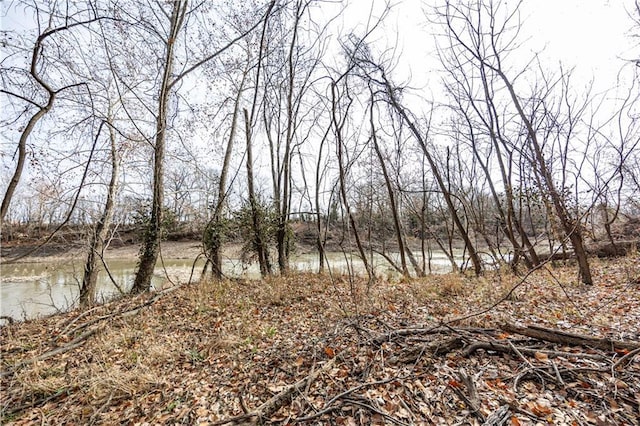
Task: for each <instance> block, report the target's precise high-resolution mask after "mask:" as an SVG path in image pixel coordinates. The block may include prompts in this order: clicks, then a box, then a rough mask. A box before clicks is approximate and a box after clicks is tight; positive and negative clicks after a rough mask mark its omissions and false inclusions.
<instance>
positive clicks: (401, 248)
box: [369, 99, 415, 278]
mask: <svg viewBox="0 0 640 426" xmlns="http://www.w3.org/2000/svg"><path fill="white" fill-rule="evenodd" d="M373 106H374V104H373V99H371V105H370V107H369V123H370V124H371V138H372V140H373V148H374V150H375V152H376V155H377V157H378V161H379V162H380V168H381V169H382V175H383V177H384V183H385V186H386V188H387V194H388V195H389V203H390V204H391V215H392V217H393V228H394V230H395V233H396V242H397V243H398V252H399V253H400V266H401V267H402V275H403V276H405V277H407V278H409V277H410V276H411V274H410V273H409V268H407V259H406V256H405V254H406V253H405V252H406V251H407V250H406V249H405V244H404V239H403V236H402V226H401V224H400V214H399V213H398V205H397V203H396V196H395V192H394V190H393V186H392V185H391V178H390V177H389V172H388V171H387V166H386V165H385V161H384V157H383V156H382V152H381V151H380V146H379V145H378V137H377V135H376V129H375V126H374V122H373ZM414 265H415V264H414Z"/></svg>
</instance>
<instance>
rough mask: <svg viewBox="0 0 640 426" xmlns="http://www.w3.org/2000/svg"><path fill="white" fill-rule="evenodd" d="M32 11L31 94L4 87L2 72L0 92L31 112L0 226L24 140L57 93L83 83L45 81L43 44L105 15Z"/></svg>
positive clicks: (20, 164)
mask: <svg viewBox="0 0 640 426" xmlns="http://www.w3.org/2000/svg"><path fill="white" fill-rule="evenodd" d="M34 13H35V14H36V21H37V24H38V30H37V37H36V39H35V41H34V43H33V47H32V48H31V52H30V57H31V60H30V64H29V69H28V74H27V76H28V78H29V80H30V81H29V83H31V84H34V85H35V90H34V92H35V93H34V96H33V97H28V95H25V94H24V93H25V91H23V90H20V91H13V89H12V88H10V87H7V85H8V84H7V83H9V77H8V76H7V75H6V73H8V70H6V69H3V74H5V75H4V76H3V78H2V81H3V86H4V87H3V88H1V89H0V93H3V94H5V95H7V96H8V97H9V98H10V99H11V101H14V100H17V101H19V102H22V103H25V104H26V108H25V111H29V112H32V115H31V117H30V118H29V120H28V121H27V123H26V124H25V125H24V127H23V128H22V130H21V132H20V137H19V140H18V143H17V149H16V150H17V154H18V158H17V161H16V166H15V170H14V172H13V176H12V177H11V180H10V181H9V184H8V185H7V188H6V190H5V193H4V196H3V198H2V204H1V205H0V228H1V227H2V223H3V221H4V218H5V216H6V215H7V212H8V210H9V206H10V204H11V200H12V198H13V195H14V193H15V190H16V187H17V186H18V183H19V182H20V179H21V177H22V172H23V170H24V166H25V161H26V158H27V141H28V140H29V137H30V136H31V133H32V132H33V130H34V128H35V127H36V125H37V124H38V122H39V121H40V120H41V119H42V117H44V116H45V115H46V114H47V113H48V112H49V111H50V110H51V109H52V108H53V105H54V103H55V101H56V98H57V97H58V95H59V94H60V93H61V92H63V91H65V90H69V89H72V88H74V87H78V86H82V85H83V84H84V83H83V82H76V83H71V84H66V85H64V86H62V87H55V86H54V85H53V83H51V82H50V81H48V76H47V73H46V68H47V67H46V66H47V64H48V62H49V60H50V59H49V58H48V57H47V54H46V52H45V46H47V44H48V43H51V44H52V45H53V46H55V42H56V41H55V38H56V37H55V36H56V35H58V34H60V33H62V32H66V31H71V30H73V29H76V28H83V27H87V26H89V25H90V24H92V23H94V22H97V21H99V20H101V19H105V17H102V16H98V15H96V14H95V13H94V11H92V10H91V9H88V10H69V9H68V8H67V9H66V10H65V11H60V10H56V9H55V7H54V8H53V9H51V10H49V11H44V10H41V9H40V8H39V7H37V6H36V8H35V11H34ZM44 25H46V27H45V28H43V26H44ZM23 88H24V86H23ZM33 111H35V112H33Z"/></svg>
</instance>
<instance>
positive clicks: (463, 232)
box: [383, 76, 482, 275]
mask: <svg viewBox="0 0 640 426" xmlns="http://www.w3.org/2000/svg"><path fill="white" fill-rule="evenodd" d="M383 79H384V84H385V89H386V91H387V96H388V99H389V102H390V103H391V106H393V108H394V109H395V110H396V111H397V112H398V114H400V116H401V117H402V119H403V120H404V121H405V122H406V123H407V125H408V126H409V129H410V130H411V132H412V133H413V135H414V137H415V138H416V139H417V140H418V142H419V144H420V147H421V148H422V152H423V154H424V156H425V158H426V159H427V162H428V163H429V166H430V167H431V171H432V173H433V176H434V177H435V178H436V182H437V183H438V186H439V187H440V190H441V191H442V196H443V197H444V200H445V202H446V204H447V207H448V209H449V213H450V214H451V217H452V219H453V222H454V224H455V226H456V229H457V230H458V233H459V234H460V237H461V238H462V240H463V241H464V244H465V247H466V248H467V250H469V257H470V258H471V263H472V264H473V270H474V272H475V274H476V275H480V273H481V272H482V261H481V260H480V256H479V255H478V252H477V251H476V249H475V247H474V245H473V243H472V242H471V238H470V237H469V233H468V232H467V229H466V228H465V226H464V225H463V224H462V220H460V216H459V215H458V212H457V211H456V208H455V206H454V204H453V200H452V197H451V194H450V193H449V190H448V189H447V187H446V185H445V183H444V180H443V179H442V175H441V173H440V170H439V169H438V166H437V165H436V163H435V161H434V159H433V157H432V156H431V153H430V152H429V149H428V147H427V141H425V140H424V138H423V137H422V134H421V133H420V131H419V130H418V128H417V127H416V126H415V124H414V123H413V121H412V120H411V119H410V118H409V116H408V115H407V112H406V111H405V110H404V107H403V106H402V105H400V103H399V102H398V100H397V99H396V97H395V95H394V89H393V87H391V84H390V83H389V81H388V80H387V79H386V77H384V76H383Z"/></svg>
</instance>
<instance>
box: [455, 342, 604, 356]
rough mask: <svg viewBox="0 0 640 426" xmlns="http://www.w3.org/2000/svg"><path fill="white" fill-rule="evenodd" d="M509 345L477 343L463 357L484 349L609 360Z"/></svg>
mask: <svg viewBox="0 0 640 426" xmlns="http://www.w3.org/2000/svg"><path fill="white" fill-rule="evenodd" d="M514 348H515V346H514V347H511V346H509V345H503V344H500V343H496V342H475V343H472V344H470V345H469V346H467V347H466V348H465V349H464V350H463V351H462V355H463V356H465V357H467V358H468V357H470V356H471V355H472V354H473V353H474V352H476V351H477V350H479V349H484V350H486V351H494V352H502V353H511V354H514V355H519V354H518V352H520V353H523V354H526V355H530V356H535V354H536V353H543V354H545V355H547V356H548V357H549V358H554V357H563V358H592V359H598V360H604V359H607V357H605V356H603V355H598V354H581V353H573V352H560V351H549V350H538V349H528V348H517V350H515V349H514Z"/></svg>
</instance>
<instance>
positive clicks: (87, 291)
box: [80, 123, 119, 307]
mask: <svg viewBox="0 0 640 426" xmlns="http://www.w3.org/2000/svg"><path fill="white" fill-rule="evenodd" d="M103 124H104V123H103ZM107 125H108V126H109V142H110V145H111V179H110V180H109V186H108V188H107V200H106V202H105V205H104V210H103V211H102V216H101V217H100V219H99V220H98V223H97V224H96V227H95V229H94V230H93V233H92V234H91V242H90V245H89V253H88V254H87V260H86V262H85V265H84V276H83V279H82V287H81V288H80V306H81V307H88V306H91V305H92V304H94V303H95V296H96V284H97V282H98V272H99V271H100V263H99V261H100V257H101V256H102V253H103V252H104V250H105V248H106V245H107V236H108V235H109V228H110V227H111V222H112V220H113V213H114V211H115V200H116V194H117V192H118V173H119V162H118V153H117V150H116V135H115V131H114V130H113V127H111V125H110V124H107ZM101 128H102V125H101ZM98 132H99V131H98Z"/></svg>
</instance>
